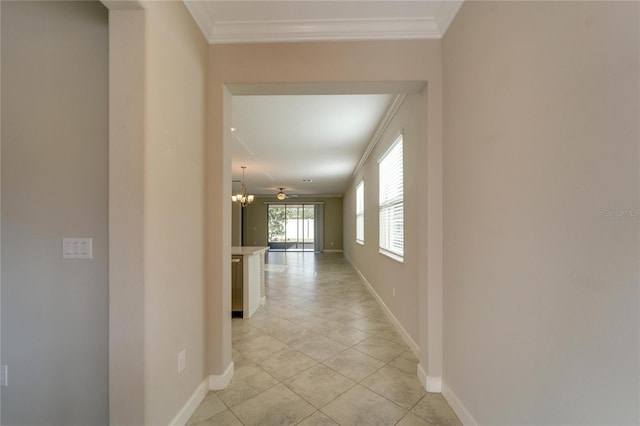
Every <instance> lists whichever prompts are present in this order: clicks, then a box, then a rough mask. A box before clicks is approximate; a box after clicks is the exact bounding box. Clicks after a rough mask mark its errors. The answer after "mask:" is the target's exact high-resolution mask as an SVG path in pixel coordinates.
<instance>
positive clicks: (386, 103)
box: [183, 0, 462, 195]
mask: <svg viewBox="0 0 640 426" xmlns="http://www.w3.org/2000/svg"><path fill="white" fill-rule="evenodd" d="M183 1H184V3H185V5H186V6H187V8H188V9H189V11H190V13H191V15H192V16H193V18H194V19H195V21H196V22H197V23H198V26H199V27H200V29H201V31H202V33H203V34H204V35H205V37H206V38H207V40H208V41H209V43H211V44H216V43H247V42H251V43H256V42H297V41H310V40H314V41H318V40H379V39H385V40H394V39H395V40H398V39H437V38H441V37H442V36H443V35H444V33H445V32H446V30H447V28H448V26H449V24H450V23H451V21H452V20H453V18H454V17H455V15H456V13H457V12H458V10H459V9H460V6H461V5H462V1H458V0H412V1H405V0H375V1H368V0H353V1H352V0H340V1H332V0H315V1H310V0H305V1H298V0H285V1H271V0H258V1H245V0H231V1H224V0H183ZM353 86H354V87H341V88H335V87H334V88H332V91H331V93H332V94H317V92H316V91H315V90H316V89H315V88H311V90H308V89H309V88H300V87H297V88H293V89H292V88H291V87H290V88H287V89H286V90H284V92H277V91H276V92H274V91H273V88H272V87H270V88H268V89H267V93H262V92H261V90H260V88H255V87H251V88H244V89H243V88H235V90H232V93H234V96H233V101H232V127H233V129H234V131H233V132H231V133H230V134H231V140H232V149H231V157H232V178H233V180H234V184H233V191H234V192H237V191H238V190H239V187H240V184H239V181H240V180H241V178H242V169H241V166H243V165H244V166H247V169H246V184H247V188H248V190H249V193H252V194H256V195H275V194H276V193H277V192H278V188H279V187H284V188H285V192H286V193H288V194H295V195H342V194H343V193H344V192H345V190H346V186H347V185H348V184H349V180H350V178H351V176H352V175H353V173H354V171H355V170H356V169H357V168H358V166H359V162H360V160H361V158H363V156H366V155H367V153H368V151H369V150H370V149H371V148H372V147H373V145H375V142H376V137H377V136H378V135H379V134H380V132H381V129H382V128H384V126H385V120H388V119H389V117H390V116H391V115H392V114H393V111H395V109H397V107H398V106H399V102H401V99H402V95H400V93H409V92H411V91H412V90H413V89H410V90H403V89H405V88H397V87H396V88H393V90H389V88H388V87H381V88H379V89H382V90H379V91H371V90H368V89H367V88H365V90H363V88H362V87H355V86H357V84H356V85H353ZM243 91H244V92H243ZM291 92H295V93H294V94H292V93H291ZM321 92H322V91H321ZM281 93H286V94H281ZM322 93H324V92H322ZM336 93H350V94H336ZM376 93H379V94H376ZM303 179H311V180H312V181H311V182H302V180H303Z"/></svg>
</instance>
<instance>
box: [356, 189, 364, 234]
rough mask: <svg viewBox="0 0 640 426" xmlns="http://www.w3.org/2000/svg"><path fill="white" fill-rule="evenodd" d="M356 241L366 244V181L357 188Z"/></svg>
mask: <svg viewBox="0 0 640 426" xmlns="http://www.w3.org/2000/svg"><path fill="white" fill-rule="evenodd" d="M356 241H357V242H359V243H364V181H360V183H359V184H358V186H357V187H356Z"/></svg>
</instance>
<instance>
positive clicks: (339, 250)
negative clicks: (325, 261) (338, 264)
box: [323, 249, 342, 253]
mask: <svg viewBox="0 0 640 426" xmlns="http://www.w3.org/2000/svg"><path fill="white" fill-rule="evenodd" d="M323 251H324V252H325V253H342V250H341V249H330V250H323Z"/></svg>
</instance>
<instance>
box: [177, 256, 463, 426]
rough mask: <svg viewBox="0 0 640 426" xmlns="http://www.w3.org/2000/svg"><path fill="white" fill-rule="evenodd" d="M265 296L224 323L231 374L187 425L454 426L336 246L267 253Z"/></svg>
mask: <svg viewBox="0 0 640 426" xmlns="http://www.w3.org/2000/svg"><path fill="white" fill-rule="evenodd" d="M266 268H267V272H266V296H267V303H266V304H265V305H264V306H262V307H261V308H260V309H258V311H256V313H255V314H254V315H253V317H251V318H248V319H234V320H233V321H232V327H233V330H232V334H233V361H234V364H235V374H234V376H233V379H232V380H231V383H230V384H229V386H228V387H227V388H226V389H224V390H221V391H217V392H209V394H208V395H207V396H206V398H205V400H204V401H203V402H202V403H201V404H200V406H199V407H198V409H197V410H196V412H195V413H194V414H193V416H192V417H191V419H190V420H189V423H188V424H189V425H203V426H204V425H278V426H279V425H305V426H312V425H336V424H337V425H366V426H375V425H400V426H419V425H447V426H450V425H451V426H452V425H460V421H459V420H458V418H457V417H456V415H455V414H454V413H453V411H452V410H451V408H450V407H449V405H448V404H447V402H446V401H445V400H444V398H442V396H441V395H440V394H435V393H427V392H426V391H425V390H424V388H423V387H422V386H421V385H420V383H419V382H418V379H417V377H416V366H417V360H416V357H415V356H414V354H413V353H412V352H411V350H410V349H409V347H408V346H407V345H406V344H405V343H404V341H403V340H402V338H401V337H400V336H399V335H398V334H397V333H396V331H395V329H394V328H393V326H392V325H391V323H390V322H389V321H388V319H387V317H386V316H385V314H384V312H383V311H382V309H380V306H379V305H378V303H377V302H376V301H375V299H373V297H372V296H371V295H370V294H369V292H368V291H367V289H366V288H365V286H364V284H363V283H362V281H361V280H360V278H359V276H358V274H357V273H356V272H355V270H354V269H353V267H352V266H351V265H350V264H349V262H348V261H347V260H346V259H345V258H344V256H343V255H342V254H339V253H325V254H315V253H286V254H285V253H274V252H271V253H268V255H267V266H266Z"/></svg>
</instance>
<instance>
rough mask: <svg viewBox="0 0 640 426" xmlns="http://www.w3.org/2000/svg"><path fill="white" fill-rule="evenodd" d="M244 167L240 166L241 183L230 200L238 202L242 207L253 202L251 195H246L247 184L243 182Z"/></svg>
mask: <svg viewBox="0 0 640 426" xmlns="http://www.w3.org/2000/svg"><path fill="white" fill-rule="evenodd" d="M246 168H247V167H246V166H242V183H241V184H240V192H239V193H238V194H235V195H232V196H231V201H233V202H234V203H240V205H241V206H242V207H245V206H246V205H247V204H251V203H253V195H247V186H246V185H245V184H244V169H246Z"/></svg>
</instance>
